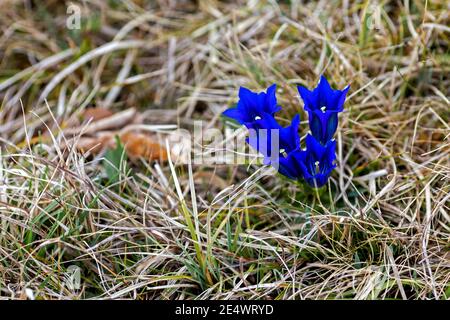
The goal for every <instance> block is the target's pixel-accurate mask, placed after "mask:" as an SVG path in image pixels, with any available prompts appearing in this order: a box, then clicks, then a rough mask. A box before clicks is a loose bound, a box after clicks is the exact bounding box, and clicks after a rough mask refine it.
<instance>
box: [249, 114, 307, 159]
mask: <svg viewBox="0 0 450 320" xmlns="http://www.w3.org/2000/svg"><path fill="white" fill-rule="evenodd" d="M299 124H300V116H299V115H298V114H297V115H296V116H295V117H294V118H293V119H292V122H291V124H290V125H289V126H287V127H285V128H283V127H282V126H281V125H280V124H279V123H278V122H277V121H276V120H275V118H274V117H272V116H271V115H269V114H263V117H262V118H261V119H258V120H256V121H254V122H253V123H252V124H251V126H250V128H249V129H250V137H249V138H247V143H248V144H249V145H250V146H251V147H253V148H254V149H256V150H257V151H258V152H260V153H261V154H262V155H263V156H264V163H265V164H270V163H272V162H273V161H277V159H278V158H279V157H280V156H281V157H282V156H283V154H288V153H290V152H291V151H293V150H295V149H298V148H299V145H300V137H299V135H298V127H299ZM252 129H253V130H252Z"/></svg>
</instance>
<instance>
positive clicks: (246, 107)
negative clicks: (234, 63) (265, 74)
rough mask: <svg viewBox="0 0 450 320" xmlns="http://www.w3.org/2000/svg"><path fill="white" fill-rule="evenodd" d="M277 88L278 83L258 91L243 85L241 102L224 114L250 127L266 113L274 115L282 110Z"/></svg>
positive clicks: (240, 90)
mask: <svg viewBox="0 0 450 320" xmlns="http://www.w3.org/2000/svg"><path fill="white" fill-rule="evenodd" d="M276 89H277V86H276V84H273V85H271V86H270V87H269V88H267V92H260V93H257V92H252V91H250V90H249V89H247V88H244V87H241V88H240V89H239V102H238V103H237V105H236V107H235V108H230V109H228V110H225V112H224V113H223V115H225V116H227V117H229V118H231V119H234V120H236V121H237V122H239V123H240V124H243V125H245V126H246V127H247V128H249V127H251V125H252V123H253V122H255V121H258V120H260V119H262V118H263V117H265V116H266V115H270V116H273V115H274V114H275V112H277V111H279V110H281V107H280V106H279V105H278V103H277V98H276V96H275V92H276Z"/></svg>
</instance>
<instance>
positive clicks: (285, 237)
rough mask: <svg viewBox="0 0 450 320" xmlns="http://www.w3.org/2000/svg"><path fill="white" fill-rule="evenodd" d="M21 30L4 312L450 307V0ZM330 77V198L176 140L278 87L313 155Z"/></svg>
mask: <svg viewBox="0 0 450 320" xmlns="http://www.w3.org/2000/svg"><path fill="white" fill-rule="evenodd" d="M0 12H1V19H0V28H1V35H0V59H1V60H0V99H1V100H0V101H1V107H0V222H1V235H0V297H1V298H5V299H6V298H12V299H90V298H97V299H183V298H184V299H241V298H242V299H449V297H450V254H449V247H450V246H449V240H450V211H449V205H450V201H449V200H450V195H449V194H450V192H449V191H450V183H449V182H450V160H449V159H450V157H449V153H450V142H449V137H450V109H449V100H448V96H449V88H450V80H449V77H448V74H449V71H450V63H449V62H450V59H449V52H448V50H449V32H450V29H449V27H448V25H449V10H448V3H447V1H444V0H442V1H441V0H435V1H419V0H405V1H399V0H398V1H306V2H305V3H303V2H301V1H294V0H291V1H279V2H276V1H263V0H260V1H258V0H252V1H218V0H198V1H187V0H186V1H181V0H180V1H177V0H155V1H144V0H126V1H116V0H109V1H100V0H90V1H87V0H86V1H72V2H68V1H67V2H66V3H65V2H64V1H56V0H54V1H52V0H47V1H32V0H23V1H14V0H6V1H2V2H1V3H0ZM78 18H79V20H78ZM78 22H79V24H78ZM321 74H324V75H325V76H326V77H327V78H328V80H329V81H330V83H331V84H332V86H333V87H335V88H339V89H342V88H344V87H345V86H346V85H348V84H350V86H351V89H350V92H349V95H348V98H347V101H346V104H345V112H343V113H342V114H341V115H340V122H339V128H338V133H337V135H336V141H337V146H338V147H337V169H336V170H335V172H334V173H333V174H332V177H331V179H330V182H329V184H328V185H327V186H326V187H324V188H322V189H319V190H314V189H311V188H309V187H307V186H305V185H304V184H303V183H302V182H301V181H298V182H297V181H292V180H289V179H286V178H283V177H282V176H279V175H274V176H263V175H262V174H261V169H262V166H261V165H259V164H255V163H251V162H249V163H247V164H243V165H242V164H241V165H233V164H195V163H193V164H186V163H180V162H177V161H176V160H177V159H176V157H175V156H174V155H172V151H173V148H174V146H173V143H172V144H169V142H167V144H166V143H165V142H162V141H163V140H164V136H165V135H168V133H167V131H170V130H173V129H174V128H175V127H178V128H183V129H185V130H188V131H187V132H192V131H193V127H194V121H202V123H203V125H204V126H205V128H206V127H208V128H215V129H218V130H221V131H224V130H225V128H228V129H230V128H231V129H233V130H234V129H235V128H236V126H233V125H232V124H230V123H227V122H226V121H225V119H224V118H223V117H221V116H220V115H221V113H222V112H223V111H224V110H225V109H227V108H229V107H231V106H233V105H234V104H235V103H236V102H237V99H238V97H237V93H238V89H239V86H245V87H248V88H250V89H252V90H256V91H261V90H264V89H265V88H267V87H268V86H269V85H271V84H272V83H276V84H277V85H278V100H279V102H280V104H281V105H282V106H283V110H282V111H281V112H279V113H278V114H277V119H278V120H279V121H280V122H281V123H283V124H287V123H288V122H289V119H291V118H292V116H293V115H295V114H297V113H299V114H300V116H301V120H302V123H301V132H300V133H301V136H302V137H304V135H305V134H306V132H307V129H306V128H307V115H306V114H305V113H304V112H303V108H302V102H301V100H300V99H299V97H298V93H297V90H296V85H303V86H306V87H309V88H312V87H314V86H315V85H316V83H317V80H318V79H319V77H320V75H321ZM88 115H91V116H88ZM156 131H158V132H159V134H158V139H159V140H156ZM243 134H245V132H244V133H243ZM161 137H162V140H161ZM164 141H165V140H164ZM167 141H168V140H167ZM208 148H210V149H211V148H213V149H214V150H216V151H217V150H218V149H220V148H223V146H217V145H213V146H211V145H208V143H204V144H202V145H200V150H208ZM149 150H150V151H151V152H150V151H149ZM167 150H168V151H169V152H167ZM155 152H156V153H158V157H155V156H154V155H155ZM117 168H118V169H117ZM74 270H75V271H74ZM71 275H72V277H73V278H75V280H74V281H70V279H68V278H70V276H71ZM78 275H79V276H80V281H79V282H78V280H76V277H77V276H78ZM72 280H73V279H72Z"/></svg>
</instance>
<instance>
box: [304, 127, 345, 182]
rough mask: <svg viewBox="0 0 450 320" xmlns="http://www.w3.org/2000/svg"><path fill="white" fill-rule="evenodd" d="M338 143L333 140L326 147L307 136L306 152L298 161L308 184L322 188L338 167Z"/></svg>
mask: <svg viewBox="0 0 450 320" xmlns="http://www.w3.org/2000/svg"><path fill="white" fill-rule="evenodd" d="M335 151H336V141H335V140H331V141H328V143H327V144H326V145H325V146H324V145H322V144H320V143H319V142H318V141H317V140H316V139H315V138H314V137H313V136H312V135H309V134H308V135H307V136H306V150H302V151H301V152H299V155H298V158H296V160H297V161H298V162H299V165H300V168H301V169H302V172H303V178H304V179H305V180H306V182H307V183H308V184H309V185H310V186H312V187H316V188H320V187H322V186H323V185H324V184H325V183H326V182H327V180H328V178H329V177H330V174H331V171H333V169H334V168H335V167H336V165H335V164H334V160H335V159H336V154H335Z"/></svg>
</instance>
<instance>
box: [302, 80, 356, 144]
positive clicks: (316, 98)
mask: <svg viewBox="0 0 450 320" xmlns="http://www.w3.org/2000/svg"><path fill="white" fill-rule="evenodd" d="M297 88H298V92H299V93H300V97H301V98H302V100H303V102H304V108H305V111H306V112H308V118H309V126H310V129H311V133H312V135H313V136H314V138H316V139H317V140H318V141H319V142H320V143H321V144H323V145H325V144H326V143H327V142H328V141H329V140H331V139H332V138H333V135H334V133H335V132H336V129H337V125H338V113H339V112H342V111H343V110H344V102H345V97H346V95H347V92H348V90H349V89H350V86H347V87H346V88H345V89H344V90H333V89H332V88H331V87H330V84H329V83H328V81H327V79H326V78H325V77H324V76H321V77H320V81H319V84H318V85H317V87H316V88H315V89H314V90H312V91H309V90H308V89H306V88H305V87H302V86H298V87H297Z"/></svg>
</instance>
